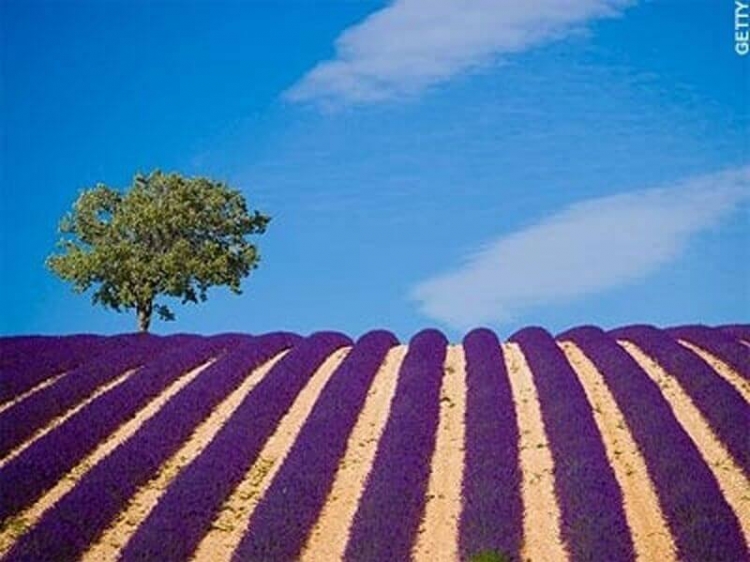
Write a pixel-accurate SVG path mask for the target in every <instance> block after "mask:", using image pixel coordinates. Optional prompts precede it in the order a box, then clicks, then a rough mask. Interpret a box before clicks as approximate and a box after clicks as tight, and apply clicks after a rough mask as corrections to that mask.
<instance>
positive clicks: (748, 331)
mask: <svg viewBox="0 0 750 562" xmlns="http://www.w3.org/2000/svg"><path fill="white" fill-rule="evenodd" d="M717 329H718V330H721V331H722V332H724V333H727V334H729V335H730V336H732V337H733V338H734V339H736V340H743V341H746V342H749V343H750V324H725V325H724V326H718V327H717ZM739 343H740V345H742V342H739Z"/></svg>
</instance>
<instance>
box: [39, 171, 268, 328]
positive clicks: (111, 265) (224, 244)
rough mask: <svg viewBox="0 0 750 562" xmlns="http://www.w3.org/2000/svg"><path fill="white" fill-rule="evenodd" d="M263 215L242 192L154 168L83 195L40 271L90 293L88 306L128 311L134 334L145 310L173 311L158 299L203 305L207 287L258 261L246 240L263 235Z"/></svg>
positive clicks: (145, 324)
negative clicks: (121, 185)
mask: <svg viewBox="0 0 750 562" xmlns="http://www.w3.org/2000/svg"><path fill="white" fill-rule="evenodd" d="M270 220H271V219H270V217H268V216H266V215H264V214H261V213H260V212H258V211H257V210H255V211H252V212H250V211H248V208H247V203H246V201H245V198H244V197H243V195H242V194H241V193H240V192H239V191H237V190H235V189H232V188H230V187H229V186H227V185H226V184H224V183H221V182H215V181H212V180H209V179H206V178H200V177H199V178H186V177H183V176H181V175H179V174H175V173H172V174H163V173H162V172H160V171H154V172H152V173H150V174H149V175H142V174H138V175H136V176H135V177H134V179H133V183H132V185H131V187H130V189H129V190H128V191H127V192H125V193H121V192H120V191H118V190H115V189H112V188H111V187H108V186H106V185H103V184H99V185H97V186H96V187H94V188H91V189H88V190H85V191H83V192H82V193H81V195H80V196H79V197H78V200H77V201H76V202H75V203H74V205H73V209H72V210H71V211H70V212H69V213H68V214H67V215H66V216H65V217H64V218H63V219H62V221H61V222H60V228H59V231H60V234H61V238H60V240H59V242H58V246H59V247H60V248H61V250H62V253H61V254H53V255H51V256H50V257H49V258H48V259H47V266H48V267H49V268H50V269H51V270H52V271H53V272H54V273H56V274H57V275H58V276H59V277H61V278H62V279H64V280H65V281H69V282H71V283H72V284H73V288H74V290H75V291H76V292H84V291H86V290H88V289H89V288H92V287H93V288H94V293H93V297H92V300H93V302H94V303H98V304H101V305H103V306H105V307H108V308H112V309H114V310H117V311H122V310H130V309H135V311H136V313H137V316H138V328H139V330H140V331H148V329H149V325H150V322H151V316H152V313H153V312H156V313H157V314H158V315H159V317H160V318H162V319H164V320H173V319H174V313H173V312H172V311H171V310H170V309H169V307H168V306H167V305H165V304H163V303H157V302H156V299H157V297H158V296H160V295H164V296H170V297H177V298H180V299H182V302H183V303H187V302H193V303H197V302H198V301H205V300H206V297H207V290H208V289H209V287H211V286H215V285H227V286H228V287H229V289H231V290H232V291H233V292H234V293H238V294H239V293H241V289H240V282H241V280H242V278H243V277H246V276H247V275H249V273H250V271H251V270H252V269H255V268H256V267H257V266H258V262H259V260H260V256H259V253H258V249H257V247H256V245H255V244H252V243H250V242H249V241H248V240H247V237H248V236H249V235H252V234H261V233H263V232H265V230H266V226H267V225H268V222H269V221H270Z"/></svg>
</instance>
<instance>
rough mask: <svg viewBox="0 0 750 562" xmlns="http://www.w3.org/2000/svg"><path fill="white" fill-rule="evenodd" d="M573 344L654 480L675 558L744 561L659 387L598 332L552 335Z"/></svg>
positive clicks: (713, 488) (730, 517)
mask: <svg viewBox="0 0 750 562" xmlns="http://www.w3.org/2000/svg"><path fill="white" fill-rule="evenodd" d="M557 338H558V340H561V341H562V340H570V341H572V342H574V343H575V344H576V345H577V346H578V347H580V348H581V350H582V351H583V352H584V353H585V354H586V356H587V357H588V358H589V359H591V361H593V363H594V364H595V365H596V367H597V369H598V370H599V372H600V373H601V374H602V376H603V377H604V380H605V382H606V384H607V387H608V388H609V390H610V391H611V392H612V394H613V396H614V397H615V401H616V402H617V405H618V407H619V408H620V410H621V411H622V413H623V415H624V417H625V422H626V423H627V426H628V429H629V430H630V432H631V433H632V434H633V437H634V438H635V441H636V443H637V444H638V449H639V450H640V451H641V454H643V457H644V459H645V461H646V466H647V468H648V473H649V476H650V477H651V479H652V480H653V481H654V485H655V487H656V491H657V494H658V496H659V504H660V505H661V508H662V509H663V510H664V514H665V516H666V518H667V522H668V524H669V527H670V530H671V532H672V535H673V536H674V538H675V543H676V546H677V550H678V558H679V559H680V560H701V561H702V560H745V559H746V557H747V551H746V548H745V545H744V540H743V538H742V532H741V530H740V527H739V523H738V521H737V518H736V516H735V515H734V513H733V512H732V510H731V508H730V507H729V505H727V503H726V500H725V499H724V496H723V495H722V493H721V490H720V489H719V486H718V484H717V482H716V479H715V478H714V476H713V474H711V471H710V470H709V468H708V466H707V465H706V463H705V461H704V460H703V458H702V457H701V455H700V453H699V452H698V450H697V449H696V447H695V444H694V443H693V441H692V440H691V439H690V437H689V436H688V434H687V433H686V432H685V429H684V428H683V427H682V426H681V425H680V423H679V422H678V421H677V419H676V418H675V416H674V414H673V412H672V409H671V408H670V406H669V404H668V403H667V402H666V400H665V399H664V397H663V396H662V394H661V391H660V390H659V387H658V386H657V385H656V384H655V383H654V382H653V381H652V380H651V379H650V378H649V377H648V376H647V375H646V374H645V373H644V372H643V370H642V369H641V368H640V367H639V365H638V364H637V363H636V362H635V361H634V360H633V359H632V358H631V357H630V355H629V354H628V353H626V352H625V350H623V349H622V348H621V347H620V346H619V345H618V344H617V343H616V342H615V339H614V338H612V337H610V336H608V335H607V334H605V333H604V332H603V331H602V330H600V329H599V328H594V327H585V328H576V329H574V330H570V331H568V332H565V333H563V334H560V335H558V336H557Z"/></svg>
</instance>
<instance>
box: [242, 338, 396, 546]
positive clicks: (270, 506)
mask: <svg viewBox="0 0 750 562" xmlns="http://www.w3.org/2000/svg"><path fill="white" fill-rule="evenodd" d="M397 343H398V340H396V338H395V337H394V336H393V334H391V333H390V332H370V333H368V334H366V335H365V336H363V337H362V338H360V339H359V341H357V344H356V345H355V346H354V348H353V349H352V351H351V352H350V353H349V355H348V356H347V357H346V359H344V362H343V363H342V364H341V365H340V366H339V368H338V369H337V370H336V372H335V373H334V375H333V376H332V378H331V380H330V381H329V382H328V384H327V385H326V387H325V388H324V389H323V392H322V393H321V395H320V398H319V399H318V400H317V402H316V403H315V407H314V408H313V410H312V412H311V413H310V416H309V417H308V419H307V421H306V422H305V425H304V426H303V427H302V429H301V431H300V433H299V435H298V437H297V439H296V441H295V444H294V447H293V448H292V450H291V451H290V453H289V455H288V457H287V459H286V460H285V462H284V464H283V466H282V468H281V469H280V471H279V473H278V474H277V475H276V477H275V478H274V480H273V483H272V485H271V487H270V489H269V490H268V491H267V493H266V495H265V496H264V498H263V500H262V501H261V502H260V503H259V504H258V507H257V508H256V510H255V512H254V514H253V517H252V519H251V520H250V526H249V529H248V531H247V533H246V534H245V536H244V538H243V540H242V542H241V543H240V545H239V547H238V548H237V550H236V552H235V554H234V558H235V559H236V560H293V559H296V557H297V556H298V555H299V553H300V551H301V549H302V547H303V546H304V542H305V539H306V538H307V535H308V533H309V531H310V529H311V528H312V526H313V524H314V523H315V520H316V517H317V516H318V514H319V512H320V510H321V509H322V507H323V504H324V502H325V499H326V495H327V493H328V490H329V489H330V487H331V485H332V484H333V479H334V476H335V474H336V469H337V467H338V462H339V459H340V458H341V456H342V455H343V454H344V451H345V449H346V443H347V438H348V436H349V434H350V432H351V430H352V428H353V426H354V423H355V422H356V421H357V415H358V414H359V411H360V409H361V408H362V404H363V403H364V400H365V397H366V395H367V391H368V390H369V388H370V384H371V383H372V379H373V378H374V376H375V374H376V372H377V370H378V368H379V367H380V364H381V363H382V362H383V359H384V358H385V355H386V353H387V352H388V350H389V349H390V348H391V347H392V346H394V345H396V344H397Z"/></svg>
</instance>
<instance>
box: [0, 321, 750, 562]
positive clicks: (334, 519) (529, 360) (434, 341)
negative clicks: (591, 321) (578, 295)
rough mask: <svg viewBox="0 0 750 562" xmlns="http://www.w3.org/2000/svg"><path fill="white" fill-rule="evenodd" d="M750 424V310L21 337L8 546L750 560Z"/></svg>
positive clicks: (78, 556) (0, 365) (12, 403)
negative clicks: (629, 321)
mask: <svg viewBox="0 0 750 562" xmlns="http://www.w3.org/2000/svg"><path fill="white" fill-rule="evenodd" d="M748 435H750V326H749V325H733V326H721V327H706V326H681V327H674V328H669V329H658V328H655V327H651V326H627V327H622V328H619V329H615V330H611V331H608V332H607V331H603V330H601V329H599V328H597V327H592V326H585V327H579V328H575V329H572V330H569V331H566V332H564V333H561V334H558V335H556V336H552V335H551V334H549V333H548V332H546V331H545V330H543V329H541V328H525V329H523V330H520V331H519V332H517V333H515V334H513V335H512V336H511V337H510V338H508V340H507V341H501V340H500V339H498V337H497V335H496V334H494V333H493V332H491V331H490V330H487V329H477V330H474V331H472V332H470V333H468V334H467V335H466V337H465V338H464V339H463V341H462V342H459V343H455V344H452V343H449V342H448V340H447V339H446V338H445V336H444V335H443V334H442V333H440V332H439V331H436V330H424V331H422V332H420V333H418V334H416V335H414V337H413V338H412V339H411V340H409V341H408V342H399V341H398V340H397V338H396V337H394V335H393V334H391V333H390V332H387V331H373V332H370V333H367V334H365V335H364V336H362V337H360V338H359V339H358V340H356V341H352V340H351V339H350V338H349V337H347V336H345V335H343V334H340V333H335V332H320V333H316V334H313V335H311V336H309V337H301V336H299V335H296V334H290V333H273V334H265V335H258V336H253V335H244V334H223V335H219V336H210V337H209V336H207V337H204V336H193V335H175V336H166V337H160V336H153V335H120V336H108V337H104V336H94V335H79V336H68V337H9V338H2V339H0V521H1V523H0V556H1V557H2V559H3V560H9V561H21V560H24V561H45V560H48V561H54V562H58V561H66V560H86V561H91V562H94V561H97V562H98V561H102V560H125V561H133V560H154V561H170V560H175V561H177V560H210V561H214V560H234V561H243V560H248V561H250V560H252V561H255V560H263V561H288V560H305V561H318V560H321V561H328V560H350V561H373V562H383V561H391V560H392V561H401V560H425V561H426V560H472V559H477V560H533V561H550V560H553V561H556V560H573V561H579V560H580V561H583V560H601V561H607V562H610V561H620V560H623V561H625V560H636V559H638V560H644V561H648V560H659V561H660V562H661V561H668V560H687V561H696V562H704V561H731V562H737V561H742V560H750V439H749V438H748ZM492 555H494V558H493V557H492ZM482 556H484V558H482Z"/></svg>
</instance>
